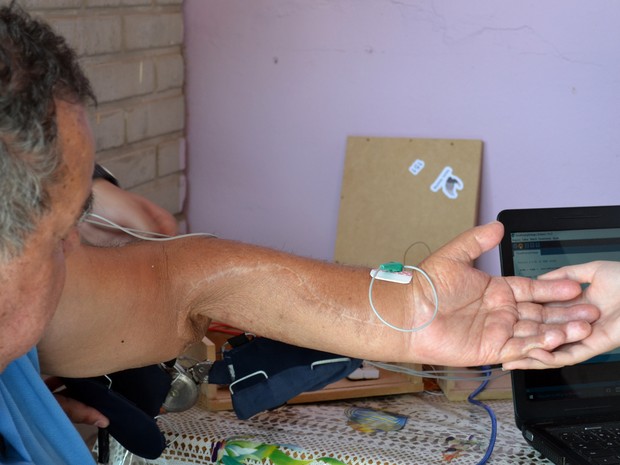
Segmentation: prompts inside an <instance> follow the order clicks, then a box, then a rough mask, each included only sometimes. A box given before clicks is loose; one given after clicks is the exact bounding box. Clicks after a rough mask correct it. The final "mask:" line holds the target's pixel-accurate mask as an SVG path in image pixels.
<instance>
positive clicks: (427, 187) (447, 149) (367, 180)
mask: <svg viewBox="0 0 620 465" xmlns="http://www.w3.org/2000/svg"><path fill="white" fill-rule="evenodd" d="M481 163H482V141H479V140H463V139H460V140H457V139H454V140H451V139H414V138H381V137H349V138H348V141H347V151H346V158H345V166H344V174H343V179H342V189H341V198H340V211H339V217H338V233H337V238H336V246H335V251H334V260H335V261H336V262H339V263H345V264H350V265H364V266H369V267H376V266H378V265H380V264H382V263H386V262H389V261H397V262H401V263H404V264H407V265H416V264H418V263H419V262H420V261H421V260H423V259H424V258H425V257H426V256H427V255H428V254H429V252H433V251H435V250H437V249H438V248H439V247H440V246H442V245H443V244H445V243H446V242H448V241H449V240H451V239H453V238H454V237H455V236H457V235H458V234H459V233H461V232H463V231H464V230H466V229H469V228H471V227H472V226H474V225H475V224H476V217H477V213H478V197H479V190H480V189H479V185H480V170H481Z"/></svg>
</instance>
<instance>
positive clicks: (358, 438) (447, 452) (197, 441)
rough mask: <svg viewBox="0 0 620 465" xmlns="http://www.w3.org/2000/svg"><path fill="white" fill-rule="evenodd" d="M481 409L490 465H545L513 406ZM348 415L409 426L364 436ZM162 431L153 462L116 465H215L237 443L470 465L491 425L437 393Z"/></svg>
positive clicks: (227, 415) (198, 421) (190, 415)
mask: <svg viewBox="0 0 620 465" xmlns="http://www.w3.org/2000/svg"><path fill="white" fill-rule="evenodd" d="M485 403H486V404H487V405H489V406H490V407H491V408H492V409H493V411H494V412H495V414H496V416H497V420H498V432H497V440H496V443H495V448H494V451H493V454H492V455H491V458H490V460H489V461H488V462H487V463H488V464H489V465H500V464H502V465H503V464H510V465H525V464H528V465H529V464H551V462H550V461H548V460H546V459H544V458H542V457H541V456H540V454H538V453H537V452H536V451H534V450H533V449H532V448H531V447H529V446H528V445H527V444H526V443H525V441H524V439H523V438H522V436H521V433H520V432H519V431H518V430H517V428H516V426H515V424H514V414H513V410H512V402H511V401H509V400H495V401H485ZM349 407H369V408H374V409H380V410H385V411H389V412H393V413H398V414H403V415H407V416H408V420H407V423H406V424H405V426H404V427H403V428H402V429H400V430H397V431H388V432H385V431H377V432H374V433H364V432H360V431H357V430H355V429H353V428H352V427H351V426H350V425H349V424H348V423H347V417H346V415H345V411H346V409H347V408H349ZM161 427H162V429H163V430H164V431H165V432H166V436H167V438H168V439H169V441H170V444H169V446H168V448H167V449H166V450H165V451H164V454H163V455H162V456H161V457H160V458H159V459H157V460H155V461H145V460H143V459H137V458H134V459H133V460H131V461H129V460H126V461H124V462H123V461H122V460H117V461H116V462H115V463H118V464H121V463H124V464H128V463H131V464H140V465H142V464H145V465H187V464H194V465H207V464H212V463H216V462H215V461H212V460H211V459H212V455H213V453H214V452H216V454H215V455H213V458H215V456H217V450H219V451H220V454H221V452H222V450H223V449H224V448H226V447H227V446H228V447H230V445H231V444H234V442H235V439H238V438H244V439H245V440H248V441H250V442H251V443H252V444H263V445H265V444H268V445H278V446H279V447H278V449H279V450H280V451H282V452H284V453H286V454H287V455H289V456H290V457H292V458H294V459H296V460H300V462H291V464H290V465H292V464H293V463H299V464H308V463H312V464H313V465H319V464H322V463H325V462H321V461H319V460H317V459H318V458H319V457H333V458H335V459H338V460H340V461H341V462H343V463H345V464H347V465H410V464H424V465H428V464H447V463H449V464H451V465H476V464H477V463H479V461H480V460H481V459H482V457H483V456H484V454H485V451H486V449H487V446H488V443H489V439H490V434H491V420H490V418H489V416H488V414H487V412H486V411H485V410H484V409H483V408H481V407H479V406H475V405H472V404H470V403H468V402H451V401H448V400H447V399H446V398H445V397H444V396H443V394H441V393H418V394H405V395H400V396H388V397H382V398H376V397H375V398H368V399H356V400H350V401H337V402H326V403H318V404H304V405H291V406H283V407H281V408H279V409H277V410H274V411H271V412H265V413H262V414H259V415H256V416H255V417H253V418H251V419H250V420H245V421H242V420H238V419H237V418H236V417H235V415H234V413H233V412H228V411H224V412H208V411H205V410H202V409H200V408H196V407H195V408H193V409H191V410H188V411H186V412H183V413H178V414H168V415H165V416H164V417H163V419H162V420H161ZM237 452H238V451H237ZM242 452H243V451H242ZM239 460H240V461H239V462H229V463H235V464H236V463H244V464H245V463H250V464H257V463H266V464H273V465H278V460H277V459H276V458H274V459H273V460H271V459H263V460H262V461H258V460H253V461H252V460H246V461H241V460H242V459H239ZM308 460H309V461H310V462H308ZM222 463H225V462H222ZM280 463H283V462H280ZM287 465H288V464H287Z"/></svg>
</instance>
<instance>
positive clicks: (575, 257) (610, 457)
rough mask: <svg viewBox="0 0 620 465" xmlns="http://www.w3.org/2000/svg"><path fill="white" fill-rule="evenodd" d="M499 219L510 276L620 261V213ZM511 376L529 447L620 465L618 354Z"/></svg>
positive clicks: (512, 213)
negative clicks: (591, 263)
mask: <svg viewBox="0 0 620 465" xmlns="http://www.w3.org/2000/svg"><path fill="white" fill-rule="evenodd" d="M498 220H499V221H501V222H502V223H503V224H504V226H505V235H504V238H503V240H502V242H501V244H500V259H501V269H502V274H503V275H504V276H515V275H516V276H527V277H530V278H535V277H537V276H538V275H540V274H543V273H545V272H547V271H551V270H553V269H555V268H559V267H561V266H565V265H573V264H578V263H585V262H589V261H592V260H613V261H620V206H597V207H575V208H543V209H520V210H504V211H502V212H501V213H500V214H499V215H498ZM511 376H512V391H513V404H514V412H515V422H516V424H517V427H518V428H519V429H520V430H521V432H522V434H523V437H524V438H525V440H526V441H527V442H528V443H529V444H530V445H531V446H533V447H534V448H535V449H536V450H538V451H539V452H540V453H542V454H543V455H544V456H545V457H547V458H548V459H549V460H551V461H552V462H554V463H556V464H572V465H581V464H584V465H586V464H587V465H592V464H595V465H602V464H620V350H614V351H612V352H608V353H605V354H602V355H599V356H596V357H594V358H592V359H590V360H587V361H585V362H583V363H580V364H578V365H574V366H569V367H563V368H559V369H549V370H515V371H513V372H512V374H511Z"/></svg>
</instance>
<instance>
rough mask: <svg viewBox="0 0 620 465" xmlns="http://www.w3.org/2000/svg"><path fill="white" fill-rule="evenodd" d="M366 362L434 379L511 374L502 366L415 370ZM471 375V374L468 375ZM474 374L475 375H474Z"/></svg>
mask: <svg viewBox="0 0 620 465" xmlns="http://www.w3.org/2000/svg"><path fill="white" fill-rule="evenodd" d="M364 363H367V364H368V365H370V366H374V367H376V368H381V369H383V370H386V371H393V372H395V373H401V374H405V375H409V376H418V377H422V378H433V379H441V380H447V381H484V380H486V379H489V380H492V379H497V378H501V377H502V376H506V375H508V374H510V372H509V371H504V370H502V369H501V368H493V369H491V370H485V371H481V370H478V371H474V370H473V369H471V368H464V369H453V368H452V369H445V370H437V369H435V370H414V369H413V368H409V367H406V366H402V365H394V364H391V363H384V362H372V361H368V360H365V361H364ZM486 371H490V372H492V373H493V375H492V376H491V377H487V376H486V375H485V374H484V373H485V372H486ZM466 375H469V376H466ZM472 375H473V376H472Z"/></svg>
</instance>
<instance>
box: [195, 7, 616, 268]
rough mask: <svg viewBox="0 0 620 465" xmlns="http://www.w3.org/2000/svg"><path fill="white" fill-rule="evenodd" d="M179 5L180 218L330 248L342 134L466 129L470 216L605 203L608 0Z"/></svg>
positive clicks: (611, 45) (610, 159)
mask: <svg viewBox="0 0 620 465" xmlns="http://www.w3.org/2000/svg"><path fill="white" fill-rule="evenodd" d="M184 8H185V28H186V31H185V33H186V37H185V44H186V63H187V89H186V92H187V98H188V151H189V161H188V168H189V173H188V181H189V203H188V212H187V213H188V220H189V224H190V228H191V229H192V230H194V231H198V230H202V231H211V232H215V233H217V234H218V235H220V236H222V237H227V238H233V239H240V240H244V241H248V242H253V243H258V244H263V245H268V246H272V247H275V248H279V249H284V250H287V251H293V252H296V253H299V254H302V255H307V256H313V257H317V258H325V259H331V258H332V255H333V248H334V243H335V237H336V228H337V218H338V207H339V195H340V183H341V177H342V169H343V163H344V155H345V144H346V138H347V136H348V135H369V136H395V137H431V138H435V137H436V138H473V139H482V140H483V141H484V144H485V148H484V157H483V158H484V162H483V182H482V189H481V203H480V218H479V220H480V222H487V221H490V220H492V219H494V218H495V216H496V215H497V213H498V212H499V211H500V210H502V209H505V208H517V207H546V206H570V205H588V204H614V203H620V188H619V187H618V182H617V178H618V174H619V173H620V25H619V24H618V21H617V19H618V18H619V17H620V3H618V2H616V1H614V0H597V1H596V2H589V1H585V0H580V1H578V0H572V1H570V0H548V1H545V2H540V1H521V2H513V1H507V0H469V1H467V2H462V1H452V0H437V1H430V0H402V1H388V0H322V1H308V0H255V1H249V0H248V1H243V0H209V1H203V0H185V3H184ZM414 239H415V238H412V240H414ZM479 265H480V266H481V267H482V268H483V269H486V270H487V271H491V272H494V273H497V272H498V271H499V261H498V256H497V253H496V252H494V253H490V254H487V256H485V257H483V259H482V260H481V261H480V262H479Z"/></svg>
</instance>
